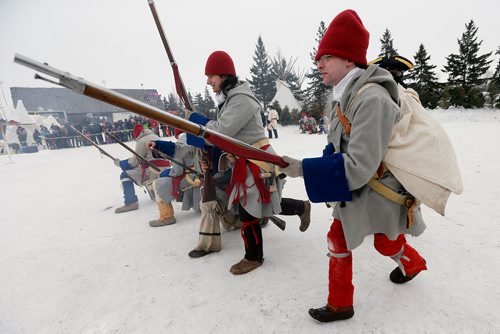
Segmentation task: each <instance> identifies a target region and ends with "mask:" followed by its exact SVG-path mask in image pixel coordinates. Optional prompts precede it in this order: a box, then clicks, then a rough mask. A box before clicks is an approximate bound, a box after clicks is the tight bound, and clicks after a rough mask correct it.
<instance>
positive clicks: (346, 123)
mask: <svg viewBox="0 0 500 334" xmlns="http://www.w3.org/2000/svg"><path fill="white" fill-rule="evenodd" d="M375 85H377V84H376V83H374V82H369V83H367V84H364V85H363V86H361V88H360V89H359V90H358V91H357V92H356V95H354V97H353V98H352V99H351V100H350V101H349V103H348V104H347V108H346V109H347V112H346V113H345V114H343V113H342V111H341V110H340V103H337V107H336V111H337V116H338V118H339V121H340V123H341V124H342V127H343V128H344V130H343V132H344V133H345V134H346V135H350V134H351V122H350V121H349V118H347V116H346V115H347V114H348V113H350V112H351V107H352V105H353V104H354V102H355V101H356V100H357V98H358V96H359V95H360V94H361V93H362V92H364V91H365V90H367V89H368V88H370V87H372V86H375Z"/></svg>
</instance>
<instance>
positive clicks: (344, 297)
mask: <svg viewBox="0 0 500 334" xmlns="http://www.w3.org/2000/svg"><path fill="white" fill-rule="evenodd" d="M327 239H328V250H329V251H330V253H329V256H330V268H329V284H328V288H329V293H328V304H330V305H332V306H337V307H342V306H351V305H352V304H353V297H354V286H353V285H352V254H351V252H350V251H349V250H348V249H347V245H346V241H345V236H344V230H343V229H342V223H341V222H340V220H338V219H334V220H333V223H332V226H331V227H330V231H329V232H328V236H327ZM374 246H375V249H376V250H377V251H378V252H379V253H380V254H382V255H384V256H391V257H394V256H399V257H398V259H400V261H401V263H402V264H403V266H404V270H405V272H406V275H412V274H415V273H417V272H419V271H422V270H425V269H427V268H426V266H425V261H424V259H423V258H422V257H421V256H420V255H419V254H418V252H417V251H416V250H415V249H413V248H412V247H411V246H410V245H408V243H406V239H405V237H404V235H403V234H400V235H399V236H398V237H397V238H396V240H389V239H388V238H387V237H386V236H385V235H384V234H380V233H377V234H375V238H374ZM402 250H403V251H402ZM401 251H402V252H401ZM399 253H401V254H399Z"/></svg>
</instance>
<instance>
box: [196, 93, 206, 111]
mask: <svg viewBox="0 0 500 334" xmlns="http://www.w3.org/2000/svg"><path fill="white" fill-rule="evenodd" d="M193 105H194V106H193V107H194V109H195V110H196V111H197V112H199V113H200V114H203V115H206V114H207V108H206V106H205V100H204V99H203V95H201V93H196V94H195V95H194V101H193Z"/></svg>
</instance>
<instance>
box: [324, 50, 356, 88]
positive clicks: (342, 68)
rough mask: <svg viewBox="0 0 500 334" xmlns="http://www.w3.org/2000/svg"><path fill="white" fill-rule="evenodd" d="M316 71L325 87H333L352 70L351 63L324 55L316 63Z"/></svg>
mask: <svg viewBox="0 0 500 334" xmlns="http://www.w3.org/2000/svg"><path fill="white" fill-rule="evenodd" d="M317 66H318V70H319V72H320V73H321V76H322V77H323V84H324V85H325V86H335V85H336V84H338V83H339V82H340V80H342V79H343V78H344V77H345V76H346V74H347V73H348V72H349V71H350V70H351V69H352V67H353V63H352V62H350V61H348V60H346V59H342V58H339V57H336V56H330V55H324V56H322V57H321V58H320V59H319V61H318V63H317Z"/></svg>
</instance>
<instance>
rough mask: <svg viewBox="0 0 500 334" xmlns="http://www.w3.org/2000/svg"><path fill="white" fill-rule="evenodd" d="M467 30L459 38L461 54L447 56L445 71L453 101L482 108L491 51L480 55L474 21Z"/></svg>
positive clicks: (463, 105) (457, 103)
mask: <svg viewBox="0 0 500 334" xmlns="http://www.w3.org/2000/svg"><path fill="white" fill-rule="evenodd" d="M465 28H466V31H465V33H463V34H462V38H461V39H459V40H458V46H459V54H451V55H449V56H448V57H446V60H447V65H445V66H444V70H443V72H445V73H448V83H449V85H450V96H451V103H452V105H455V106H462V107H465V108H473V107H477V108H481V107H482V106H484V102H485V99H484V96H483V94H482V93H481V91H480V86H481V84H483V83H484V81H485V79H484V78H483V75H484V74H485V73H486V71H488V68H489V66H490V63H491V60H488V58H489V57H490V56H491V52H489V53H485V54H482V55H479V47H480V46H481V44H482V43H483V41H480V42H478V40H477V36H476V35H477V30H478V28H477V27H476V26H475V24H474V21H473V20H471V21H470V22H469V23H468V24H466V25H465Z"/></svg>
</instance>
